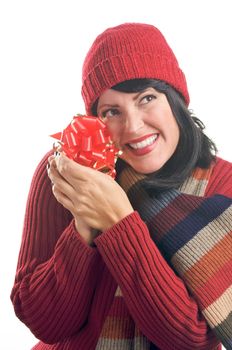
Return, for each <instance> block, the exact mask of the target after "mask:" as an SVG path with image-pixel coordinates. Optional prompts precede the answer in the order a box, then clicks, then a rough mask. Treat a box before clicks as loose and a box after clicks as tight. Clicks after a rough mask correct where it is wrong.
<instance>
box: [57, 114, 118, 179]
mask: <svg viewBox="0 0 232 350" xmlns="http://www.w3.org/2000/svg"><path fill="white" fill-rule="evenodd" d="M50 136H51V137H53V138H55V139H56V140H58V142H57V145H56V144H54V150H55V151H60V152H64V153H65V155H66V156H67V157H69V158H70V159H73V160H74V161H75V162H77V163H79V164H81V165H85V166H88V167H91V168H93V169H96V170H99V171H102V172H105V173H107V174H108V175H110V176H112V177H113V178H115V176H116V171H115V163H116V160H117V157H118V155H119V154H120V151H119V149H118V148H117V147H116V146H115V145H114V143H113V141H112V139H111V136H110V133H109V131H108V129H107V126H106V125H105V124H104V123H103V122H102V121H101V120H100V119H99V118H97V117H92V116H85V115H76V116H74V117H73V119H72V121H71V123H70V124H69V125H68V126H67V127H66V128H65V129H64V130H63V131H62V132H58V133H56V134H53V135H50Z"/></svg>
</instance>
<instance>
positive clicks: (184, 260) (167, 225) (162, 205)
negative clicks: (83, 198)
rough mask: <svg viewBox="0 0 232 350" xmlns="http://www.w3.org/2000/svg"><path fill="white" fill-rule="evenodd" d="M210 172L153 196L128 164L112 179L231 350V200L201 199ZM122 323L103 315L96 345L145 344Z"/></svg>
mask: <svg viewBox="0 0 232 350" xmlns="http://www.w3.org/2000/svg"><path fill="white" fill-rule="evenodd" d="M211 171H212V168H210V169H207V170H203V169H196V170H195V171H194V172H193V174H192V176H190V177H189V178H188V179H187V180H186V181H185V182H184V184H183V185H182V186H181V187H180V188H179V189H178V190H168V191H164V192H161V193H159V194H158V195H153V196H151V195H150V194H149V193H148V192H147V191H146V190H145V188H144V184H143V180H144V178H145V176H144V175H142V174H138V173H136V172H135V171H134V170H133V169H132V168H131V167H129V166H127V167H125V168H124V169H123V170H122V171H121V173H120V176H119V179H118V182H119V183H120V185H121V186H122V188H123V189H124V190H125V192H126V193H127V195H128V197H129V199H130V201H131V204H132V206H133V208H134V210H137V211H138V212H139V214H140V216H141V218H142V219H143V220H144V221H145V222H146V224H147V226H148V229H149V232H150V234H151V237H152V239H153V240H154V242H155V243H156V245H157V246H158V248H159V249H160V251H161V253H162V254H163V256H164V258H165V259H166V261H167V262H168V264H169V265H170V266H171V267H172V268H173V269H174V271H175V272H176V273H177V274H178V275H179V276H181V278H182V279H183V280H184V282H185V283H186V285H187V287H188V289H189V290H190V292H191V293H192V295H193V296H194V297H195V300H196V301H197V302H198V305H199V308H200V310H201V312H202V314H203V315H204V317H205V319H206V321H207V322H208V324H209V326H210V327H211V328H212V330H213V331H214V332H215V334H216V336H217V338H218V339H219V340H220V341H221V342H222V344H223V345H224V346H225V347H226V349H232V284H231V281H232V266H231V261H232V199H230V198H227V197H225V196H222V195H214V196H212V197H204V194H205V190H206V187H207V184H208V181H209V178H210V175H211ZM215 281H217V282H216V285H215ZM120 298H121V299H122V298H123V296H122V294H121V291H120V288H119V287H118V289H117V291H116V295H115V299H117V302H119V300H120ZM123 322H124V323H123ZM123 322H122V320H119V318H118V319H117V318H114V317H113V314H111V315H108V317H107V319H106V321H105V324H104V327H103V330H102V333H101V337H100V339H99V341H98V345H97V348H96V349H111V347H110V346H111V345H112V338H114V347H113V348H114V349H133V350H137V349H139V350H148V349H150V348H151V344H150V342H149V341H148V340H147V339H146V338H145V337H144V336H143V335H142V334H141V332H140V331H139V330H138V329H137V328H136V326H135V325H134V323H133V320H132V319H130V318H129V316H128V315H126V316H125V319H124V321H123ZM114 331H116V333H117V336H115V337H114V334H113V333H114ZM115 339H116V340H115ZM123 339H124V340H125V339H127V341H126V342H123ZM115 341H116V342H118V344H117V346H116V344H115ZM120 341H121V343H120ZM120 344H121V345H120Z"/></svg>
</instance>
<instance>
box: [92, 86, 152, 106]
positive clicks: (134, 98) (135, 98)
mask: <svg viewBox="0 0 232 350" xmlns="http://www.w3.org/2000/svg"><path fill="white" fill-rule="evenodd" d="M149 89H151V88H150V87H148V88H147V89H145V90H143V91H139V92H138V93H137V94H136V95H135V96H134V97H133V101H135V100H137V98H138V97H139V96H140V95H142V94H143V93H144V92H146V91H147V90H149ZM121 92H123V91H121ZM132 94H133V92H132ZM106 107H107V108H118V107H120V106H119V105H118V104H108V103H104V104H103V105H100V106H99V107H98V109H101V108H106Z"/></svg>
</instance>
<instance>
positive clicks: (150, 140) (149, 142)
mask: <svg viewBox="0 0 232 350" xmlns="http://www.w3.org/2000/svg"><path fill="white" fill-rule="evenodd" d="M157 138H158V134H153V135H151V136H149V137H147V138H146V139H144V140H142V141H140V142H131V143H127V146H129V147H130V148H132V149H133V150H142V149H143V148H146V147H148V146H150V145H152V144H153V143H154V142H155V141H156V139H157Z"/></svg>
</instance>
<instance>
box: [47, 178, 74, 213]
mask: <svg viewBox="0 0 232 350" xmlns="http://www.w3.org/2000/svg"><path fill="white" fill-rule="evenodd" d="M52 192H53V194H54V196H55V198H56V200H57V201H58V202H59V203H60V204H62V205H63V206H64V207H65V208H66V209H68V210H69V211H70V212H73V211H74V205H73V202H72V200H71V199H70V197H68V196H67V195H66V194H65V193H63V192H61V191H60V190H59V189H58V188H57V185H56V184H53V186H52Z"/></svg>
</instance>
